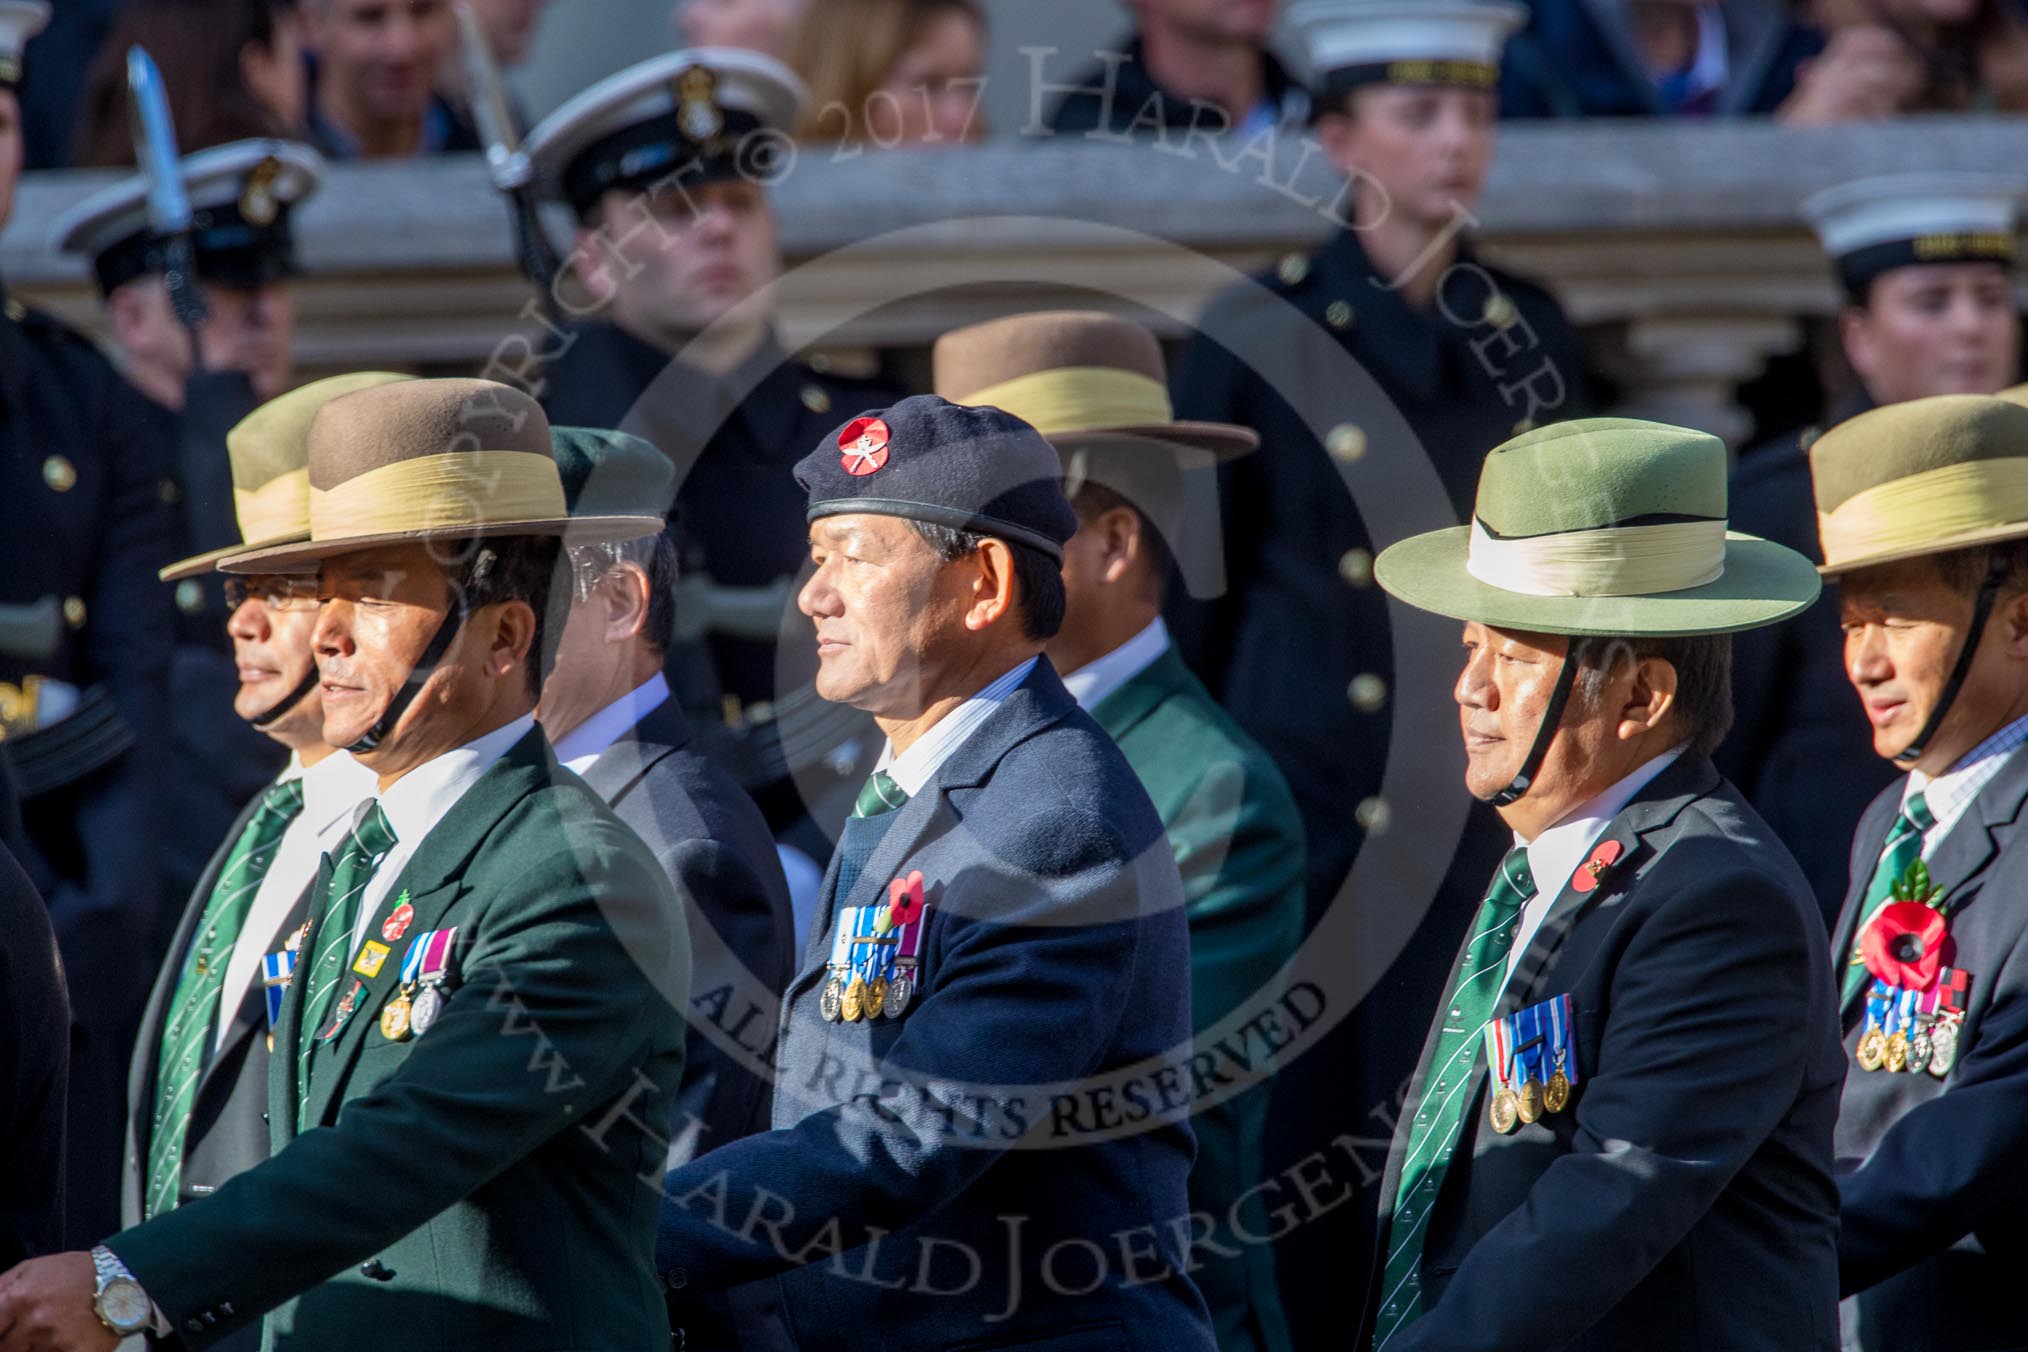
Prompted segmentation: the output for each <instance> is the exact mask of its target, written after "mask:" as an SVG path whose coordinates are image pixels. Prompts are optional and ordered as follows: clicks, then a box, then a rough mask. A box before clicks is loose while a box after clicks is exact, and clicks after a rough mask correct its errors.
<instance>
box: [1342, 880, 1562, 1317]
mask: <svg viewBox="0 0 2028 1352" xmlns="http://www.w3.org/2000/svg"><path fill="white" fill-rule="evenodd" d="M1534 895H1535V878H1534V875H1533V874H1531V873H1530V872H1529V871H1528V851H1527V850H1526V849H1525V848H1519V847H1517V848H1516V849H1514V850H1512V851H1510V852H1509V853H1508V855H1507V857H1506V858H1505V859H1503V860H1501V861H1500V871H1499V873H1497V874H1496V875H1495V876H1494V878H1493V886H1492V890H1490V891H1489V892H1487V893H1486V899H1485V901H1483V902H1481V903H1480V904H1479V916H1478V919H1477V921H1476V922H1474V924H1473V926H1472V938H1471V941H1470V942H1469V943H1467V944H1466V945H1465V956H1464V960H1463V961H1462V962H1461V963H1459V965H1458V977H1457V980H1456V981H1454V982H1452V983H1451V992H1450V999H1449V1001H1448V1002H1447V1003H1446V1005H1445V1018H1444V1021H1443V1023H1442V1025H1441V1028H1440V1031H1439V1032H1438V1034H1437V1038H1436V1045H1435V1046H1434V1047H1432V1048H1431V1049H1430V1054H1429V1057H1428V1059H1427V1060H1425V1061H1424V1062H1423V1065H1422V1067H1421V1080H1422V1097H1421V1098H1420V1099H1418V1100H1417V1101H1416V1105H1415V1116H1414V1118H1413V1119H1412V1120H1411V1124H1410V1127H1409V1134H1408V1153H1407V1154H1406V1155H1405V1156H1404V1157H1403V1159H1402V1165H1401V1183H1400V1186H1399V1187H1398V1188H1397V1189H1396V1191H1395V1196H1394V1210H1393V1212H1392V1214H1391V1215H1390V1216H1389V1218H1388V1223H1387V1232H1386V1233H1387V1238H1386V1241H1385V1246H1386V1247H1385V1249H1384V1252H1385V1254H1386V1264H1385V1266H1384V1267H1383V1268H1382V1271H1381V1285H1380V1290H1381V1297H1380V1313H1379V1315H1378V1316H1377V1317H1376V1318H1375V1320H1374V1325H1373V1346H1374V1348H1375V1349H1376V1350H1377V1349H1379V1348H1381V1347H1384V1346H1386V1344H1387V1340H1388V1339H1389V1338H1392V1337H1393V1336H1394V1335H1395V1334H1397V1333H1399V1332H1400V1331H1401V1330H1402V1329H1404V1328H1407V1327H1408V1326H1409V1325H1410V1324H1412V1323H1414V1322H1415V1320H1416V1319H1417V1318H1418V1317H1419V1316H1420V1315H1421V1314H1422V1312H1423V1311H1422V1292H1421V1290H1420V1286H1419V1283H1420V1281H1421V1277H1420V1268H1421V1264H1422V1242H1423V1236H1424V1233H1425V1231H1427V1229H1428V1228H1429V1214H1430V1211H1431V1210H1432V1209H1433V1208H1434V1206H1435V1204H1436V1198H1437V1191H1438V1189H1439V1188H1441V1187H1442V1186H1443V1180H1444V1171H1445V1170H1446V1169H1448V1168H1449V1167H1450V1162H1451V1153H1452V1152H1453V1151H1454V1150H1456V1149H1457V1145H1458V1131H1459V1127H1460V1126H1461V1125H1462V1123H1463V1120H1464V1114H1465V1109H1466V1108H1467V1107H1469V1106H1470V1105H1471V1104H1473V1103H1475V1102H1477V1100H1478V1095H1477V1094H1476V1093H1475V1092H1474V1086H1475V1085H1476V1084H1477V1083H1478V1081H1479V1080H1480V1079H1481V1078H1482V1077H1481V1076H1480V1075H1479V1074H1478V1066H1479V1056H1478V1050H1479V1035H1480V1033H1481V1031H1482V1030H1483V1029H1484V1028H1485V1026H1486V1020H1487V1019H1489V1018H1491V1017H1492V1016H1493V1007H1494V1006H1495V1005H1496V1004H1497V1003H1499V999H1500V990H1501V988H1502V987H1503V986H1505V985H1506V984H1507V954H1508V949H1509V947H1510V945H1511V944H1512V943H1513V940H1514V922H1515V920H1517V919H1518V918H1519V917H1520V915H1521V908H1522V907H1523V906H1525V905H1526V904H1527V903H1528V899H1529V898H1530V897H1532V896H1534Z"/></svg>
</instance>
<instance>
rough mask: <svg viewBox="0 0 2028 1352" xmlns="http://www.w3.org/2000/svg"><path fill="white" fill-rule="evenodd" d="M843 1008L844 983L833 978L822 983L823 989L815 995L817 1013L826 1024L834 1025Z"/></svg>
mask: <svg viewBox="0 0 2028 1352" xmlns="http://www.w3.org/2000/svg"><path fill="white" fill-rule="evenodd" d="M844 1007H845V983H844V982H842V981H840V980H839V979H838V978H837V977H835V976H834V977H832V978H831V979H830V980H829V981H826V982H825V983H824V989H823V990H822V991H821V992H819V993H818V995H817V1012H818V1013H819V1014H822V1015H823V1016H824V1021H825V1022H826V1023H836V1022H838V1015H839V1013H840V1012H841V1011H842V1010H843V1009H844Z"/></svg>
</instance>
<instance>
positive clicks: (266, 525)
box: [158, 371, 415, 582]
mask: <svg viewBox="0 0 2028 1352" xmlns="http://www.w3.org/2000/svg"><path fill="white" fill-rule="evenodd" d="M414 379H415V377H414V376H404V375H398V374H396V373H395V372H393V371H353V372H351V373H349V374H347V375H342V376H329V377H326V378H325V379H323V380H313V381H311V382H310V383H309V384H307V385H303V386H300V387H298V388H296V389H293V390H290V391H289V392H288V393H287V394H284V395H280V396H277V397H276V398H273V399H270V400H268V402H266V403H265V404H262V405H261V406H260V407H259V408H257V409H255V410H254V411H253V412H251V413H249V414H247V415H246V416H245V417H244V418H241V419H240V420H239V422H237V423H236V424H234V425H233V429H232V430H231V431H230V432H227V433H226V434H225V454H226V458H227V459H229V460H230V461H231V462H232V510H233V514H234V515H235V516H237V517H238V518H239V543H238V544H233V545H227V546H225V548H223V549H212V550H207V551H205V552H204V553H202V554H193V555H191V556H190V557H189V558H187V559H178V560H177V561H176V562H174V563H172V564H170V565H169V566H168V567H167V568H164V569H163V570H162V571H161V573H159V574H158V576H159V577H160V578H161V579H162V580H163V581H164V582H177V581H180V580H182V579H183V578H186V577H196V576H197V575H198V574H200V573H208V572H210V571H212V568H213V566H214V565H216V564H217V563H218V561H219V560H220V559H223V558H225V557H227V556H228V555H231V554H244V553H245V552H247V551H248V550H250V549H266V548H268V547H269V546H271V545H288V544H299V543H301V542H302V541H304V540H307V539H309V538H310V421H311V419H313V418H315V417H316V416H317V410H318V409H320V408H322V407H324V405H326V404H328V403H330V402H331V401H332V400H333V399H336V398H338V397H339V396H340V395H346V394H351V393H352V392H353V391H354V390H367V389H372V388H373V387H374V386H376V385H391V384H393V383H395V382H396V381H399V380H414Z"/></svg>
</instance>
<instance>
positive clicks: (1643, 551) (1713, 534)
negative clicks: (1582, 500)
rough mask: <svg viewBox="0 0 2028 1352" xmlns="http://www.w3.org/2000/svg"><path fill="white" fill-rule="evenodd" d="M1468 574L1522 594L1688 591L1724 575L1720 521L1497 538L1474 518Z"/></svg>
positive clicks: (1615, 593)
mask: <svg viewBox="0 0 2028 1352" xmlns="http://www.w3.org/2000/svg"><path fill="white" fill-rule="evenodd" d="M1465 571H1466V572H1468V573H1470V574H1471V575H1472V576H1473V577H1475V578H1477V579H1478V580H1479V581H1481V582H1483V583H1485V584H1486V585H1487V586H1489V587H1498V588H1499V589H1500V590H1501V591H1507V592H1515V593H1517V594H1519V595H1522V596H1655V595H1660V594H1664V593H1667V592H1677V591H1689V590H1690V589H1691V588H1693V587H1702V586H1706V585H1708V584H1710V583H1713V582H1716V581H1717V580H1718V579H1719V578H1720V577H1721V576H1723V575H1724V573H1725V523H1724V522H1723V521H1669V522H1664V523H1662V524H1660V525H1651V526H1605V527H1601V528H1600V529H1598V530H1577V531H1568V532H1565V533H1563V534H1559V535H1535V536H1529V537H1527V538H1525V539H1519V540H1501V539H1497V538H1495V537H1494V535H1493V534H1492V533H1491V532H1490V531H1488V530H1487V529H1486V527H1485V523H1483V522H1481V521H1480V520H1479V519H1478V518H1477V517H1474V518H1472V538H1471V544H1470V546H1469V547H1468V549H1467V551H1466V554H1465Z"/></svg>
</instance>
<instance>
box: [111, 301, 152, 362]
mask: <svg viewBox="0 0 2028 1352" xmlns="http://www.w3.org/2000/svg"><path fill="white" fill-rule="evenodd" d="M106 317H107V319H109V320H111V321H112V326H113V341H114V342H115V343H117V344H118V345H119V346H120V347H122V348H125V349H126V350H127V351H129V352H131V351H133V350H134V349H135V348H136V347H137V346H139V345H140V341H141V333H142V330H143V329H144V328H145V327H146V326H147V322H148V310H147V300H146V298H145V297H143V296H142V295H141V294H140V292H139V290H138V289H137V288H135V287H132V286H119V287H115V288H113V294H112V295H110V296H107V297H106Z"/></svg>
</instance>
